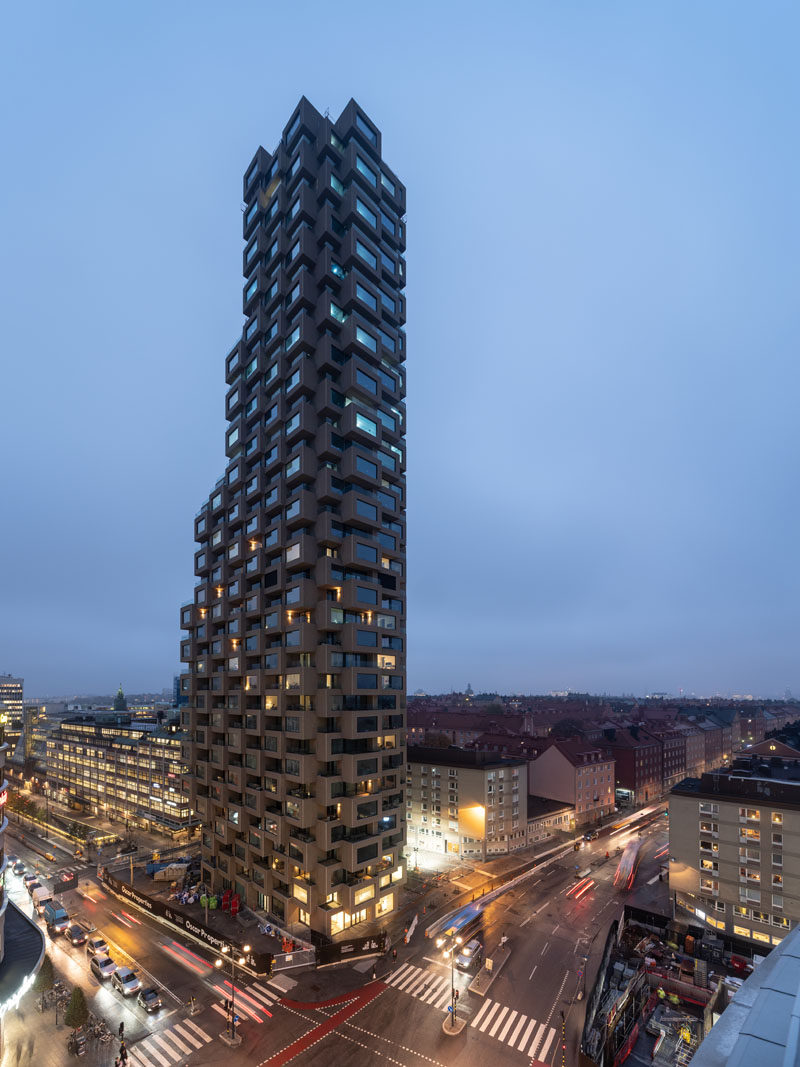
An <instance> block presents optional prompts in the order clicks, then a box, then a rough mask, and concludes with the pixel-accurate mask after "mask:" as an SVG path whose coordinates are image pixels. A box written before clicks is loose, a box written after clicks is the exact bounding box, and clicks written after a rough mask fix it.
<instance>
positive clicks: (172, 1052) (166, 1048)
mask: <svg viewBox="0 0 800 1067" xmlns="http://www.w3.org/2000/svg"><path fill="white" fill-rule="evenodd" d="M150 1040H151V1041H155V1042H156V1043H157V1044H158V1045H159V1047H160V1048H161V1049H163V1051H164V1052H168V1053H169V1054H170V1056H173V1057H174V1055H175V1049H174V1048H173V1047H172V1046H171V1045H168V1044H167V1042H166V1041H165V1040H164V1038H163V1037H162V1036H161V1034H153V1036H152V1037H151V1038H150Z"/></svg>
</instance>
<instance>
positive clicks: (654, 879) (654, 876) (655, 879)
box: [647, 874, 658, 885]
mask: <svg viewBox="0 0 800 1067" xmlns="http://www.w3.org/2000/svg"><path fill="white" fill-rule="evenodd" d="M657 881H658V875H657V874H654V875H653V877H652V878H648V880H647V884H648V885H652V884H653V882H657Z"/></svg>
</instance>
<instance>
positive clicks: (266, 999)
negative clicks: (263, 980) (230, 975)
mask: <svg viewBox="0 0 800 1067" xmlns="http://www.w3.org/2000/svg"><path fill="white" fill-rule="evenodd" d="M249 992H250V996H252V997H256V999H257V1000H259V1001H261V1003H263V1004H266V1005H267V1007H268V1008H271V1007H272V1005H273V1004H274V1003H275V997H268V996H265V995H264V994H263V993H259V992H258V990H257V989H256V987H255V986H254V985H251V986H250V987H249Z"/></svg>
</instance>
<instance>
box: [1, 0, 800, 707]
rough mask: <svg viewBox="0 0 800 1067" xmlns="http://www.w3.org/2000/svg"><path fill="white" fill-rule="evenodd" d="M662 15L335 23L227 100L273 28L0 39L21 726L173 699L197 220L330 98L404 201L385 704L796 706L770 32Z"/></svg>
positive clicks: (789, 97)
mask: <svg viewBox="0 0 800 1067" xmlns="http://www.w3.org/2000/svg"><path fill="white" fill-rule="evenodd" d="M103 10H104V9H103ZM683 10H684V12H685V14H686V16H687V17H688V14H689V12H691V26H692V36H691V39H689V38H688V37H687V36H686V34H685V32H684V29H683V28H684V27H685V25H686V20H685V19H684V18H681V17H678V15H677V13H676V11H675V10H674V9H672V10H671V11H670V12H669V14H667V13H666V12H659V11H656V10H648V11H645V10H638V9H637V10H629V9H623V8H621V7H620V8H616V9H614V10H613V11H606V12H604V13H602V14H601V13H599V12H586V11H583V12H581V13H580V16H578V15H576V14H575V13H574V12H571V11H569V10H566V9H559V10H558V11H552V10H548V9H546V8H545V7H544V5H531V7H530V8H528V9H526V10H525V11H520V10H519V9H518V7H517V5H514V4H506V5H503V4H501V5H500V7H499V8H498V9H497V10H496V11H495V17H494V18H493V19H492V20H491V21H489V22H486V20H485V19H484V18H482V17H480V16H479V14H478V12H476V11H472V10H470V9H466V8H464V7H463V5H460V6H459V7H458V8H456V7H455V6H454V5H443V6H442V7H441V8H440V9H438V10H437V12H435V13H434V14H433V15H431V13H430V12H426V11H425V10H424V9H423V8H422V6H421V5H415V4H411V5H409V7H408V8H407V11H406V17H405V20H404V25H403V26H402V27H398V26H396V25H395V24H394V21H393V20H390V19H389V17H388V14H387V15H386V16H381V15H377V14H376V13H374V12H372V11H371V9H367V8H366V7H363V8H362V7H359V5H354V6H353V8H352V12H353V14H354V18H353V19H352V20H351V24H350V25H348V29H347V33H346V34H344V30H343V29H342V28H340V27H339V26H338V25H337V23H338V21H339V19H338V18H334V16H333V15H327V16H321V21H320V28H321V30H322V32H321V33H320V37H319V41H318V42H311V43H309V45H308V49H309V54H310V56H311V57H312V61H311V62H308V63H306V62H304V63H303V64H302V66H301V67H300V68H298V67H297V65H296V63H295V60H294V58H293V57H292V56H291V55H290V54H288V53H287V54H286V55H283V54H281V53H277V54H276V55H274V56H271V59H270V75H271V77H272V78H273V79H274V85H273V90H272V91H271V92H270V93H269V94H267V95H266V99H265V100H263V101H262V99H261V98H260V96H259V95H258V94H256V96H255V97H254V98H252V99H250V98H247V97H246V96H245V97H244V98H243V97H242V96H241V87H240V84H239V81H238V74H239V71H240V64H241V59H242V56H241V37H240V35H241V26H242V19H243V18H245V17H246V18H247V22H248V25H249V27H250V32H252V33H253V34H258V33H259V32H263V33H267V32H269V33H270V34H278V35H280V34H288V33H290V32H291V25H292V21H293V17H292V14H291V13H282V12H274V13H270V14H269V15H267V14H266V13H265V12H263V11H262V10H260V9H259V8H258V7H257V6H255V5H253V6H251V5H243V6H242V8H241V9H238V10H237V11H236V12H235V13H234V12H228V13H226V12H220V11H217V10H216V9H214V8H212V7H211V6H210V5H206V6H204V5H202V4H201V5H200V7H199V8H198V9H197V12H196V13H197V18H195V19H194V20H193V21H192V24H191V25H187V24H186V23H185V21H184V20H181V19H180V18H179V16H178V14H177V13H171V12H166V13H161V14H160V15H159V16H158V17H156V16H155V14H153V13H151V12H148V11H147V10H145V11H144V12H143V13H140V14H139V15H137V16H136V17H134V16H133V15H132V14H129V13H126V12H114V13H113V14H109V13H107V12H106V13H105V14H104V17H103V18H102V19H101V18H99V12H100V11H101V9H100V8H99V6H94V7H92V6H91V5H90V6H88V7H87V8H85V9H83V10H82V12H80V13H78V14H76V15H73V16H70V17H67V15H66V13H65V12H62V11H61V10H60V9H59V8H58V7H57V6H56V5H52V6H51V7H49V8H48V6H47V5H43V6H40V7H38V8H37V9H36V10H35V11H25V10H17V11H14V12H13V13H12V14H11V16H10V23H9V33H10V35H11V36H12V37H13V38H14V39H15V40H18V41H19V42H20V44H19V48H18V49H16V50H15V52H14V54H13V55H11V56H9V60H8V63H7V64H6V68H5V71H4V73H3V75H0V77H4V78H6V79H7V86H6V89H7V98H11V94H12V88H11V87H12V86H13V87H14V92H13V96H14V99H15V100H16V105H15V109H14V112H13V114H12V115H11V116H10V121H9V132H8V148H9V155H10V158H14V159H15V160H16V164H17V165H16V166H15V167H14V168H9V169H8V170H7V171H6V173H5V174H4V177H3V186H4V192H5V194H6V195H5V197H4V201H5V204H6V207H7V209H8V208H9V207H12V208H13V210H10V211H8V212H7V214H8V217H7V219H6V220H5V221H6V226H5V232H6V234H7V238H6V255H5V256H4V257H3V264H2V272H3V273H2V282H3V288H4V292H5V293H6V296H7V299H8V306H9V308H10V312H9V313H8V314H7V315H6V321H7V330H6V350H7V353H11V352H17V353H21V354H23V355H21V357H20V358H18V359H12V358H10V357H9V358H7V359H6V360H5V361H4V364H5V365H4V368H3V380H2V384H3V389H4V394H5V395H6V396H7V397H14V398H15V403H14V404H11V405H8V406H7V409H6V413H5V418H4V420H3V422H2V428H0V435H2V436H1V437H0V440H2V445H3V452H4V455H5V456H6V457H7V459H6V464H5V465H4V499H5V500H6V501H7V502H9V503H10V507H9V508H7V514H9V515H11V517H12V521H10V522H9V521H7V522H5V523H4V524H3V525H2V533H0V557H2V559H3V560H4V563H5V564H6V565H5V567H4V598H3V611H2V622H0V653H2V655H3V662H2V663H0V669H2V670H5V671H9V672H11V673H12V674H14V675H22V676H24V677H25V678H26V680H27V681H26V686H27V688H28V691H29V692H30V693H34V692H35V693H37V695H38V694H41V693H45V692H48V691H49V692H53V691H58V692H69V691H74V692H80V691H83V692H86V691H89V690H92V689H94V690H98V689H100V690H103V689H108V690H109V691H112V692H113V691H114V689H115V688H116V686H117V685H118V683H119V679H120V678H124V679H126V685H127V687H128V688H130V689H131V690H137V689H139V690H144V689H149V688H151V687H153V686H155V687H156V688H160V687H163V685H165V684H168V682H169V680H170V679H171V677H172V675H173V674H174V673H176V670H177V663H176V654H175V650H176V648H177V646H178V641H179V629H178V625H177V617H178V608H179V606H180V604H181V603H183V602H184V600H185V599H186V594H187V591H188V590H190V589H191V586H192V581H193V578H192V575H191V568H190V566H189V564H188V561H190V559H191V545H192V541H191V533H190V526H191V517H192V516H193V515H194V514H195V512H196V511H197V509H198V507H199V506H200V504H201V502H202V500H203V498H204V494H205V493H206V492H207V485H206V482H207V478H208V474H209V472H210V471H214V470H219V471H220V472H221V471H222V469H223V465H224V457H223V455H222V453H221V450H220V448H219V441H220V440H221V435H222V429H223V426H224V410H223V407H222V404H221V403H220V395H221V383H222V378H221V375H220V371H219V352H220V351H222V350H224V349H226V348H229V347H230V344H231V342H232V339H233V336H232V333H231V324H232V323H234V322H235V321H237V320H236V316H237V315H238V313H239V308H238V307H237V305H236V301H235V299H234V294H235V284H234V280H235V279H237V278H238V271H239V270H240V264H241V252H242V248H243V245H242V242H241V239H240V238H238V237H237V236H236V234H235V231H236V225H235V222H234V218H233V215H232V214H231V209H230V205H231V204H233V205H235V204H236V203H237V198H238V196H239V190H240V189H241V184H240V176H241V168H242V166H243V165H244V162H245V161H246V159H248V158H249V157H250V152H251V146H252V145H253V144H257V143H259V142H262V143H263V141H264V140H265V139H267V140H268V138H269V137H270V136H271V131H273V130H277V129H280V128H281V127H282V124H283V121H284V118H285V115H286V114H288V113H289V111H290V110H291V108H292V107H293V106H294V104H295V103H296V100H297V99H298V97H299V96H300V95H303V94H304V95H305V96H306V97H308V99H309V100H310V101H311V103H312V104H314V106H315V107H317V108H318V109H319V110H320V111H324V110H325V108H326V107H330V110H331V113H334V114H337V113H338V112H339V111H340V110H341V108H342V107H343V106H344V105H345V103H346V101H347V100H348V99H350V98H351V97H355V98H356V99H358V100H359V102H360V103H361V104H362V105H363V106H364V108H365V110H366V111H367V113H368V114H370V115H372V116H374V118H375V121H376V122H377V123H378V125H379V126H380V128H381V129H382V130H383V132H384V136H385V138H386V142H387V144H390V145H391V150H390V155H389V158H388V163H389V164H390V165H391V166H395V167H397V169H398V171H400V172H401V173H403V175H404V178H405V179H406V180H407V181H408V184H409V188H410V190H411V193H410V196H409V219H408V225H409V236H410V237H411V238H412V240H411V241H410V245H411V246H412V253H411V258H410V266H411V270H410V274H409V277H410V284H409V290H408V297H409V303H410V307H412V308H413V310H414V314H413V315H412V316H411V324H410V326H409V343H410V344H411V346H412V349H413V350H414V351H415V352H416V353H418V356H417V358H416V359H415V361H414V363H413V364H412V367H411V374H410V377H409V382H408V388H409V395H410V397H411V398H412V401H413V411H414V417H413V419H412V421H411V424H410V427H409V434H408V440H409V469H410V471H411V474H412V478H411V479H410V485H411V490H410V494H409V501H408V514H409V548H408V558H409V605H410V611H409V624H408V631H409V670H408V685H409V691H410V692H412V693H413V692H414V691H415V690H416V689H417V688H420V687H421V688H424V689H425V690H427V691H433V692H436V691H441V692H446V691H447V690H448V689H449V688H450V686H451V685H452V684H453V680H458V679H466V678H471V679H472V682H473V685H476V686H477V685H478V684H479V683H480V686H481V688H485V689H492V690H498V691H531V692H536V691H538V692H547V691H549V690H552V689H557V690H558V689H564V688H567V687H571V688H574V689H577V690H580V691H591V692H602V691H607V692H623V691H624V692H631V691H635V692H640V693H644V692H646V691H648V690H650V689H653V688H657V689H663V690H669V691H672V692H673V693H678V691H679V690H680V688H683V689H684V690H685V691H687V692H690V691H694V692H697V693H714V692H715V691H720V692H723V693H748V692H752V693H754V694H756V695H763V696H765V697H767V696H778V697H779V696H780V695H781V694H783V692H784V691H785V689H786V688H790V689H791V690H792V691H793V692H798V691H800V677H799V674H800V668H799V667H798V662H797V657H796V653H795V645H796V634H797V615H796V607H795V605H796V602H797V592H798V584H799V583H798V567H797V563H796V551H795V548H794V540H795V539H794V535H793V528H794V526H795V525H796V519H797V511H798V504H797V499H796V492H795V491H794V482H795V480H796V478H794V477H793V474H794V471H795V469H796V466H797V458H798V457H797V451H798V449H797V444H796V441H795V439H794V434H793V424H794V418H793V398H794V396H795V395H796V393H797V386H798V369H797V366H796V363H795V361H794V358H793V349H794V345H793V341H794V334H795V332H796V326H795V321H794V319H795V313H794V311H793V296H792V294H793V292H794V289H795V288H796V286H795V284H794V283H795V281H796V273H797V267H796V263H795V261H794V257H793V255H792V251H791V250H792V247H793V241H792V236H793V234H794V233H795V232H796V229H797V225H798V215H797V209H796V206H795V202H794V195H793V188H794V185H795V184H796V182H795V178H796V173H797V162H798V161H797V152H796V148H795V147H794V143H793V142H794V138H793V136H792V131H793V121H794V120H793V110H794V109H793V106H792V102H793V99H794V96H795V95H796V88H797V75H796V72H795V70H794V67H793V60H792V56H791V49H790V43H789V42H790V41H791V39H792V36H793V35H792V32H791V29H792V28H796V27H797V24H798V16H797V13H795V12H791V11H789V10H787V11H786V12H783V11H781V12H777V11H773V12H771V13H767V14H765V13H763V12H759V13H752V12H748V11H746V10H745V9H744V8H740V9H731V8H729V7H726V8H724V9H723V8H721V7H714V6H712V7H710V8H707V9H704V10H703V11H700V12H698V11H696V10H695V9H690V8H689V7H688V5H687V6H685V7H684V8H683ZM359 11H363V12H364V13H365V14H366V13H367V11H369V12H370V23H369V26H367V25H366V24H365V23H363V20H361V21H360V20H359V19H358V17H356V16H357V14H358V12H359ZM723 11H724V13H725V17H724V19H721V17H720V16H721V13H722V12H723ZM456 16H458V17H456ZM326 19H327V20H328V21H326ZM787 24H788V25H787ZM326 29H327V33H326V32H325V31H326ZM155 30H157V32H150V31H155ZM376 35H377V36H376ZM390 39H391V41H392V44H393V46H396V47H397V49H398V55H400V54H402V56H403V57H404V61H405V63H406V64H407V65H408V69H413V71H414V77H413V78H411V79H410V80H409V84H407V85H403V86H402V88H401V87H400V84H401V81H402V79H400V80H398V79H397V78H396V77H393V76H391V75H390V74H389V71H390V70H391V67H390V66H387V64H386V62H385V56H384V55H383V54H382V53H381V51H380V48H379V46H378V40H382V41H383V42H384V43H385V42H386V41H388V40H390ZM331 42H334V43H335V44H336V45H337V47H338V48H339V49H341V48H343V47H346V48H347V50H348V54H351V55H354V56H358V57H359V62H358V63H357V64H355V65H353V64H341V63H340V62H339V59H338V58H337V57H336V56H335V53H336V51H337V48H333V49H331V48H330V44H331ZM340 68H341V69H340ZM208 69H213V71H214V75H213V77H211V78H209V77H208V76H207V71H208ZM466 70H469V71H470V77H469V78H466V77H465V75H464V71H466ZM742 70H746V71H747V72H748V74H747V77H746V78H743V77H742V74H741V72H742ZM98 85H102V86H103V91H102V93H99V92H98ZM266 147H267V148H269V149H271V147H272V145H271V144H267V146H266ZM488 173H491V174H492V175H493V177H492V179H491V180H490V181H489V182H486V181H485V179H484V178H483V175H484V174H488ZM123 253H124V254H123ZM45 263H46V264H47V267H45ZM45 270H48V271H49V272H50V273H51V274H52V276H53V278H55V279H56V284H54V285H51V286H49V288H48V296H47V299H45V300H43V299H42V294H41V282H37V281H36V279H37V278H38V277H39V276H40V274H41V273H42V271H45ZM239 321H241V320H239ZM23 441H24V442H25V444H24V447H21V444H20V443H21V442H23ZM11 457H14V458H13V460H12V458H11ZM43 609H44V610H43ZM465 623H466V625H465ZM475 664H479V665H480V666H481V671H480V677H479V678H476V676H477V675H478V673H479V672H477V671H476V669H475ZM458 684H462V685H463V684H466V683H465V682H460V683H458Z"/></svg>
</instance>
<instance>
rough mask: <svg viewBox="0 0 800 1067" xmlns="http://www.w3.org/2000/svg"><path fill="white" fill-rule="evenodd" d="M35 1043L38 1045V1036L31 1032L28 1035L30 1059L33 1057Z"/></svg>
mask: <svg viewBox="0 0 800 1067" xmlns="http://www.w3.org/2000/svg"><path fill="white" fill-rule="evenodd" d="M35 1045H36V1038H35V1037H34V1036H33V1034H29V1035H28V1048H27V1053H28V1059H29V1060H32V1059H33V1050H34V1047H35Z"/></svg>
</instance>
